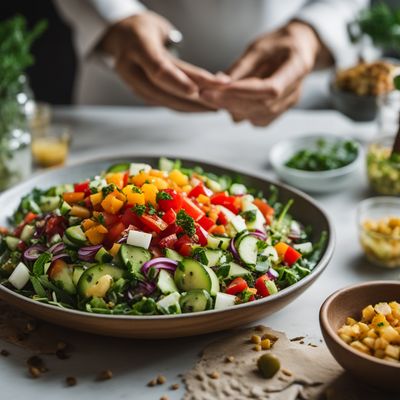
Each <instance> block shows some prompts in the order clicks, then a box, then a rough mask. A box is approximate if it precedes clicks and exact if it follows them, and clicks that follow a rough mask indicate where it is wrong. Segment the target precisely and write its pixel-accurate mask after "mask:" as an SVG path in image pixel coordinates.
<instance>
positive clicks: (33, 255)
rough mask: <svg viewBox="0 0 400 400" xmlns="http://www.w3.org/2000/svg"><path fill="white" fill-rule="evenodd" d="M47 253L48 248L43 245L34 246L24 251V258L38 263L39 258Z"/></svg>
mask: <svg viewBox="0 0 400 400" xmlns="http://www.w3.org/2000/svg"><path fill="white" fill-rule="evenodd" d="M45 251H46V247H44V246H42V245H41V244H34V245H33V246H31V247H28V248H27V249H26V250H25V251H24V258H25V260H26V261H36V260H37V259H38V258H39V256H40V255H41V254H42V253H44V252H45Z"/></svg>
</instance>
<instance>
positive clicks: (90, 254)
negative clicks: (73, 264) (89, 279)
mask: <svg viewBox="0 0 400 400" xmlns="http://www.w3.org/2000/svg"><path fill="white" fill-rule="evenodd" d="M102 247H103V246H102V245H101V244H98V245H96V246H85V247H81V248H80V249H79V250H78V257H79V259H80V260H82V261H93V260H94V256H95V255H96V253H97V252H98V251H99V250H100V249H101V248H102Z"/></svg>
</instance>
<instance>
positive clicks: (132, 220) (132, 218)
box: [110, 208, 142, 228]
mask: <svg viewBox="0 0 400 400" xmlns="http://www.w3.org/2000/svg"><path fill="white" fill-rule="evenodd" d="M110 215H112V214H110ZM121 222H122V223H123V224H124V225H125V226H126V227H128V226H129V225H134V226H136V227H138V228H140V227H141V226H142V223H141V221H140V219H139V217H138V216H137V214H136V213H135V212H134V211H132V209H131V208H127V209H126V210H125V211H124V213H123V214H122V216H121Z"/></svg>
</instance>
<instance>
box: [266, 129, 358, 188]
mask: <svg viewBox="0 0 400 400" xmlns="http://www.w3.org/2000/svg"><path fill="white" fill-rule="evenodd" d="M319 139H323V140H325V141H326V142H328V143H329V142H337V141H339V140H340V141H342V140H354V139H351V138H349V137H345V136H340V135H333V134H313V135H308V136H299V137H296V138H292V139H288V140H283V141H281V142H278V143H276V144H275V145H274V146H273V147H272V149H271V152H270V157H269V161H270V163H271V165H272V167H273V168H274V170H275V172H276V173H277V175H278V176H279V177H280V178H281V179H282V180H284V181H285V182H287V183H289V184H291V185H293V186H296V187H297V188H299V189H302V190H305V191H307V192H314V193H327V192H333V191H336V190H338V189H342V188H344V187H346V186H348V185H349V184H350V183H351V182H352V179H353V177H354V175H355V174H356V173H357V170H358V169H359V168H360V166H361V164H362V149H361V146H360V145H358V155H357V157H356V159H355V160H354V161H353V162H351V163H350V164H348V165H346V166H344V167H342V168H337V169H333V170H329V171H302V170H299V169H295V168H289V167H287V166H286V165H285V164H286V162H287V161H288V160H289V159H290V158H291V157H292V156H293V155H294V154H296V153H297V152H298V151H300V150H303V149H313V148H315V147H316V142H317V141H318V140H319Z"/></svg>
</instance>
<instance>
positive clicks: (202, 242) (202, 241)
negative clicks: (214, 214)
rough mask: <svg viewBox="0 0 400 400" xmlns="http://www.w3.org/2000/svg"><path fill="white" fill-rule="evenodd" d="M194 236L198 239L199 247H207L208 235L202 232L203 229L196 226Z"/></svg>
mask: <svg viewBox="0 0 400 400" xmlns="http://www.w3.org/2000/svg"><path fill="white" fill-rule="evenodd" d="M196 235H197V237H198V242H199V244H200V246H207V243H208V239H207V237H208V234H207V232H206V231H205V230H204V228H202V227H201V226H199V225H197V226H196Z"/></svg>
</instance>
